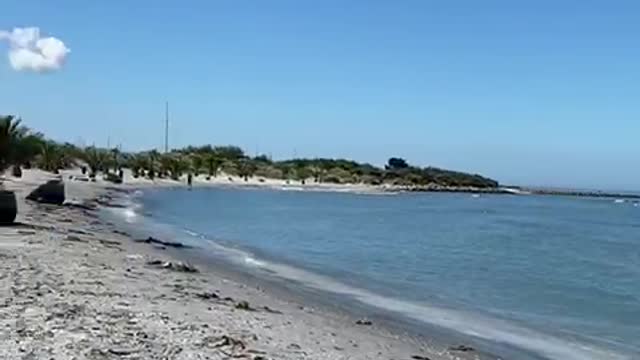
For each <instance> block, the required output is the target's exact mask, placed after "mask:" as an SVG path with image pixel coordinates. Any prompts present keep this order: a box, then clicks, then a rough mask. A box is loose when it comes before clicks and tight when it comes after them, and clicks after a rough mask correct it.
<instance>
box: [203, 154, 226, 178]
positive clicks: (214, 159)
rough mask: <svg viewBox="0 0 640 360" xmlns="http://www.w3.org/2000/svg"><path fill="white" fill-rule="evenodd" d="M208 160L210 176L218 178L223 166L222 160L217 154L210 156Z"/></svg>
mask: <svg viewBox="0 0 640 360" xmlns="http://www.w3.org/2000/svg"><path fill="white" fill-rule="evenodd" d="M206 160H207V169H208V170H209V176H213V177H216V176H218V169H220V165H222V159H220V158H219V157H218V156H217V155H215V154H210V155H209V156H207V159H206Z"/></svg>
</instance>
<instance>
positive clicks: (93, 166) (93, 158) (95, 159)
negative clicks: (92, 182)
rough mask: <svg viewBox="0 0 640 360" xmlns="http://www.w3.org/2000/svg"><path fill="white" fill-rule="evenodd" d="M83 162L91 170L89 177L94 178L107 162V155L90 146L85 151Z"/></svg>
mask: <svg viewBox="0 0 640 360" xmlns="http://www.w3.org/2000/svg"><path fill="white" fill-rule="evenodd" d="M84 160H85V161H86V162H87V165H89V169H90V170H91V172H90V174H89V177H92V178H95V177H96V175H97V174H98V171H100V170H103V169H104V165H105V163H106V162H107V154H106V153H105V152H104V151H103V150H101V149H98V148H96V147H95V146H91V147H88V148H87V149H85V152H84Z"/></svg>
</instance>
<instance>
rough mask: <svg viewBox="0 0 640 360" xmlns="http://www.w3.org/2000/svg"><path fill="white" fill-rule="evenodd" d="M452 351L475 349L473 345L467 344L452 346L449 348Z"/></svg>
mask: <svg viewBox="0 0 640 360" xmlns="http://www.w3.org/2000/svg"><path fill="white" fill-rule="evenodd" d="M449 350H450V351H460V352H469V351H475V349H474V348H472V347H471V346H466V345H458V346H452V347H450V348H449Z"/></svg>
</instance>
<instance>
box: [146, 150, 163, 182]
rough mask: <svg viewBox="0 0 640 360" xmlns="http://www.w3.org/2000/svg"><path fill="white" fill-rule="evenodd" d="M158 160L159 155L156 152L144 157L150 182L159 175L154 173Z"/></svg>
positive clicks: (152, 151) (153, 151)
mask: <svg viewBox="0 0 640 360" xmlns="http://www.w3.org/2000/svg"><path fill="white" fill-rule="evenodd" d="M159 158H160V154H159V153H158V151H156V150H151V151H149V153H148V154H147V157H146V163H147V164H146V168H147V176H148V177H149V179H151V180H153V179H155V178H156V175H160V174H158V173H157V171H156V169H157V167H156V163H157V162H158V159H159Z"/></svg>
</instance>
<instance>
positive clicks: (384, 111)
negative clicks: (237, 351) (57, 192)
mask: <svg viewBox="0 0 640 360" xmlns="http://www.w3.org/2000/svg"><path fill="white" fill-rule="evenodd" d="M638 19H640V3H639V2H637V1H529V2H526V3H525V2H522V1H475V0H473V1H472V0H469V1H439V2H436V1H409V0H404V1H355V0H353V1H334V0H323V1H298V0H288V1H280V0H273V1H258V0H254V1H242V0H237V1H204V0H202V1H180V2H179V1H159V0H155V1H149V0H136V1H124V0H113V1H86V0H82V1H81V0H73V1H71V0H69V1H64V0H61V1H55V2H54V1H49V0H40V1H33V0H2V4H0V29H4V30H10V29H12V28H13V27H24V26H37V27H40V28H41V29H42V31H43V32H44V33H46V34H47V35H51V36H55V37H57V38H60V39H61V40H63V41H64V42H65V43H66V45H67V46H68V47H69V48H70V49H71V53H70V54H69V57H68V61H67V64H66V66H65V67H64V68H63V69H62V70H61V71H59V72H56V73H49V74H33V73H24V72H16V71H14V70H12V69H11V67H10V66H9V65H8V61H7V59H6V51H7V48H6V46H5V44H0V50H1V51H2V54H0V55H1V57H0V112H2V113H13V114H19V115H21V116H22V117H23V118H24V120H25V121H26V122H27V123H28V124H29V125H31V126H32V127H34V128H37V129H39V130H41V131H44V132H45V133H47V134H49V135H50V136H52V137H54V138H56V139H59V140H68V141H72V142H80V141H82V142H84V143H86V144H91V143H94V142H95V143H97V144H106V142H107V138H109V137H110V138H111V143H112V144H113V143H122V144H123V146H124V147H125V148H126V149H145V148H150V147H158V146H161V144H162V141H163V128H162V123H163V120H162V119H163V112H164V108H163V106H164V105H163V102H164V100H165V99H168V100H169V101H170V103H171V110H172V111H171V113H172V120H173V121H172V127H171V131H172V141H171V142H172V145H173V146H181V145H185V144H190V143H191V144H204V143H214V144H237V145H240V146H242V147H244V148H245V149H246V150H247V151H248V152H250V153H253V152H255V151H259V152H265V153H271V154H272V155H273V157H274V158H281V157H290V156H292V155H293V154H294V152H295V154H297V155H298V156H308V157H314V156H327V157H347V158H353V159H356V160H359V161H367V162H371V163H374V164H382V163H384V162H385V161H386V159H387V158H388V157H390V156H402V157H405V158H406V159H408V160H409V161H410V162H411V163H414V164H418V165H434V166H440V167H445V168H452V169H457V170H466V171H473V172H479V173H482V174H485V175H488V176H491V177H494V178H497V179H498V180H500V181H502V182H506V183H516V184H534V185H557V186H579V187H599V188H614V189H639V188H640V166H639V165H640V141H639V140H640V106H639V99H640V43H639V38H640V21H638Z"/></svg>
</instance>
